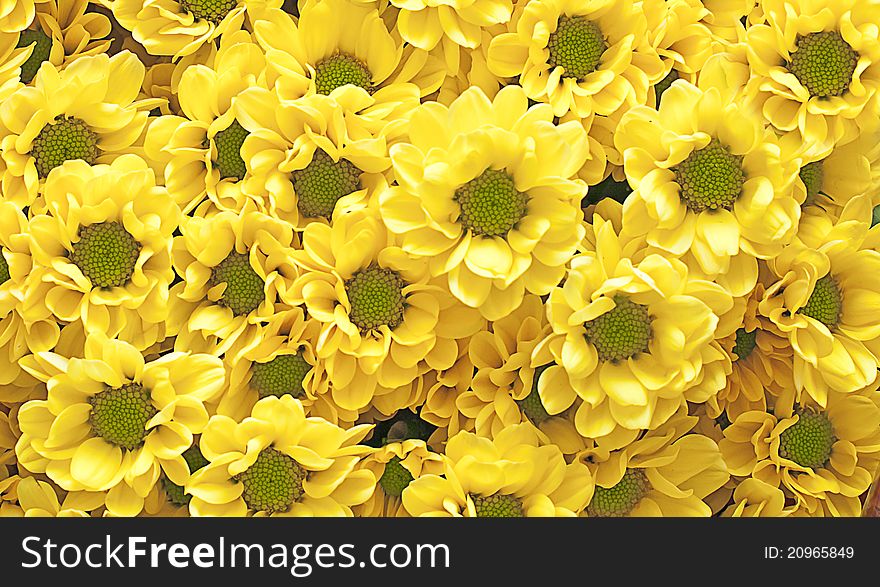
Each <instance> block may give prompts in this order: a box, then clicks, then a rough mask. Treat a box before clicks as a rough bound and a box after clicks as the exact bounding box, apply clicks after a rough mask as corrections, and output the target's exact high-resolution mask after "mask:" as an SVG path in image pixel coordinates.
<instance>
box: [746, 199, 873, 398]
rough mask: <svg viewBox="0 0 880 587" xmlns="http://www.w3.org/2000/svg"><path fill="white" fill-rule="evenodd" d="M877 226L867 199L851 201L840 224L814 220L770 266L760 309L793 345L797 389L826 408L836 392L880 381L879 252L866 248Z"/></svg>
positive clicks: (804, 223)
mask: <svg viewBox="0 0 880 587" xmlns="http://www.w3.org/2000/svg"><path fill="white" fill-rule="evenodd" d="M870 219H871V205H870V200H869V199H868V198H867V197H857V198H853V199H852V200H850V201H849V203H848V204H847V205H846V206H845V207H844V208H843V211H842V213H841V216H840V218H839V219H834V218H830V217H827V216H819V215H813V216H808V217H806V218H804V219H803V221H802V222H801V227H800V230H799V231H798V235H797V238H796V239H795V241H794V242H793V243H792V244H791V245H789V246H788V247H786V248H785V249H784V250H783V251H782V253H781V254H779V255H778V256H777V257H775V258H774V259H771V260H768V261H767V266H768V268H769V269H770V270H771V272H772V285H769V286H768V287H767V290H766V292H765V294H764V296H763V299H762V300H761V302H760V304H759V310H760V312H761V314H763V315H764V316H767V317H768V318H769V319H770V320H771V321H772V322H773V323H774V324H775V325H776V327H777V328H778V329H779V330H780V331H781V332H782V333H783V335H784V336H786V337H787V338H788V339H789V341H790V342H791V346H792V348H793V349H794V385H795V389H796V390H797V391H798V393H799V394H800V392H802V391H805V392H806V393H807V394H808V395H810V396H812V398H813V399H814V400H815V401H816V402H817V403H818V404H819V405H820V406H825V401H826V400H825V398H826V396H827V394H828V391H829V389H830V390H834V391H839V392H851V391H856V390H857V389H859V388H862V387H864V386H866V385H868V384H869V383H870V382H871V381H873V380H874V378H875V377H876V375H877V368H878V357H880V324H878V322H877V315H876V308H878V307H880V277H878V274H877V270H880V252H878V251H876V250H873V249H871V248H870V243H869V242H868V241H867V239H868V235H869V232H868V229H869V227H870ZM798 399H799V400H800V398H798Z"/></svg>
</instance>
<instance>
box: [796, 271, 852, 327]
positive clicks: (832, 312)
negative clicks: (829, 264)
mask: <svg viewBox="0 0 880 587" xmlns="http://www.w3.org/2000/svg"><path fill="white" fill-rule="evenodd" d="M841 301H842V300H841V295H840V287H839V286H838V285H837V281H836V280H835V279H834V278H833V277H831V274H830V273H829V274H828V275H826V276H825V277H823V278H821V279H819V280H817V281H816V286H815V287H814V288H813V293H812V294H810V299H808V300H807V303H806V304H804V307H803V308H801V309H800V310H798V312H800V313H801V314H803V315H804V316H809V317H810V318H814V319H816V320H818V321H819V322H821V323H822V324H824V325H825V326H827V327H828V328H829V329H831V328H834V327H835V326H837V324H838V323H839V322H840V310H841Z"/></svg>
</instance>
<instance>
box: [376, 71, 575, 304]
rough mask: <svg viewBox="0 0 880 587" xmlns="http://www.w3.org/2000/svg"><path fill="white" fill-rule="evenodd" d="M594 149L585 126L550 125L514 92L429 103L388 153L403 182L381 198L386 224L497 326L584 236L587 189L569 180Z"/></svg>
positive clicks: (474, 91)
mask: <svg viewBox="0 0 880 587" xmlns="http://www.w3.org/2000/svg"><path fill="white" fill-rule="evenodd" d="M587 149H588V143H587V140H586V136H585V132H584V129H583V127H582V126H581V125H580V124H579V123H578V122H575V121H571V122H566V123H563V124H560V125H554V124H553V113H552V112H551V109H550V107H549V106H548V105H546V104H538V105H535V106H532V107H531V108H529V106H528V100H527V98H526V95H525V93H524V91H523V89H522V88H521V87H519V86H507V87H505V88H503V89H502V90H501V91H500V92H498V94H497V95H496V96H495V99H494V100H493V101H489V99H488V98H487V97H486V96H485V94H483V93H482V91H480V90H479V89H478V88H471V89H469V90H467V91H466V92H465V93H464V94H462V95H461V96H460V97H459V98H458V99H457V100H455V102H453V103H452V105H451V106H449V107H446V106H442V105H440V104H437V103H426V104H423V105H422V106H421V107H419V108H418V110H416V111H415V112H414V113H413V116H412V119H411V122H410V129H409V142H407V143H398V144H395V145H394V146H392V147H391V160H392V163H393V169H394V176H395V178H396V179H397V183H398V185H396V186H393V187H391V188H389V189H388V190H386V191H385V192H384V193H383V194H382V195H381V196H380V205H379V208H380V211H381V214H382V220H383V221H384V222H385V224H386V225H387V226H388V228H389V230H391V231H392V232H394V233H397V234H400V235H401V247H402V248H403V250H404V251H406V252H408V253H410V254H412V255H416V256H418V257H421V258H427V260H428V263H429V266H430V270H431V273H432V275H435V276H444V279H445V280H447V281H448V283H449V289H450V290H451V291H452V293H453V294H454V295H455V296H456V297H457V298H458V299H459V300H461V301H462V302H464V303H465V304H467V305H469V306H471V307H473V308H479V310H480V312H481V313H482V314H483V316H485V317H486V318H487V319H489V320H494V319H498V318H501V317H502V316H505V315H507V314H509V313H510V312H511V311H513V310H514V309H515V308H516V307H517V306H519V304H520V303H521V301H522V298H523V295H524V293H525V291H529V292H530V293H533V294H537V295H545V294H547V293H549V291H550V290H551V289H552V288H553V287H554V286H555V285H556V284H558V283H559V281H560V280H561V279H562V277H563V275H564V273H565V264H566V263H567V262H568V260H569V259H570V258H571V256H572V255H573V254H574V252H575V250H576V247H577V243H578V242H579V241H580V240H581V238H582V237H583V234H584V227H583V225H582V220H583V213H582V211H581V208H580V202H581V199H582V198H583V196H584V194H585V193H586V184H585V183H584V182H583V181H582V180H579V179H572V178H573V177H574V175H575V174H576V173H577V171H578V170H579V169H580V168H581V167H582V166H583V165H584V162H585V161H586V157H587Z"/></svg>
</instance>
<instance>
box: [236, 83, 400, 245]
mask: <svg viewBox="0 0 880 587" xmlns="http://www.w3.org/2000/svg"><path fill="white" fill-rule="evenodd" d="M372 105H373V101H372V99H371V98H370V97H369V96H368V95H367V94H365V93H364V92H360V91H354V88H352V87H351V86H348V87H347V88H346V89H345V90H339V92H337V93H336V94H335V95H334V97H332V98H331V97H328V96H323V95H319V94H316V95H310V96H306V97H303V98H300V99H298V100H294V101H282V100H280V99H279V98H278V96H277V94H276V93H275V92H273V91H269V90H266V89H261V88H251V89H249V90H247V91H245V92H244V93H242V94H241V95H240V96H239V97H238V98H237V101H236V106H237V108H238V112H239V116H240V118H241V119H242V124H243V125H244V126H245V128H246V132H247V131H248V130H249V131H250V134H249V135H248V136H247V138H246V139H245V140H244V143H243V145H242V148H241V153H242V156H243V158H244V160H245V161H246V164H247V166H248V168H249V169H250V170H251V172H252V177H249V178H248V179H246V180H245V182H244V190H245V192H246V193H247V194H248V197H250V198H252V199H254V200H255V201H256V202H257V203H258V205H259V206H260V207H261V208H262V209H263V210H264V211H265V212H266V213H267V214H272V215H274V216H277V217H278V218H281V219H282V220H285V221H287V222H289V223H290V224H292V225H293V226H294V227H295V228H296V229H297V230H302V229H304V228H305V227H306V226H307V225H308V224H309V223H311V222H323V223H328V222H330V221H331V220H332V218H333V216H334V214H335V213H336V212H338V210H341V209H344V208H350V207H352V206H354V207H364V206H366V205H367V204H368V203H369V202H371V201H377V200H378V193H379V192H380V191H381V190H383V189H384V188H385V186H386V185H387V181H386V179H385V177H384V175H383V174H384V173H386V172H387V171H388V169H390V167H391V159H390V157H389V155H388V145H387V139H388V137H387V134H386V133H387V132H391V133H392V136H393V135H394V134H398V133H399V130H395V129H400V128H401V124H397V123H394V124H389V121H388V120H385V119H384V118H382V117H381V116H379V117H378V118H376V117H373V116H372V115H370V114H368V113H367V112H368V111H369V110H370V109H371V108H372ZM364 109H366V111H365V110H364Z"/></svg>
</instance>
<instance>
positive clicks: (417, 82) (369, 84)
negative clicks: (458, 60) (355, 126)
mask: <svg viewBox="0 0 880 587" xmlns="http://www.w3.org/2000/svg"><path fill="white" fill-rule="evenodd" d="M477 1H478V2H479V1H485V0H477ZM254 36H255V37H256V39H257V42H259V44H260V46H261V47H262V48H263V50H264V51H265V52H266V59H267V61H268V62H269V74H268V75H269V81H270V83H273V84H274V85H275V88H276V89H277V90H278V93H279V95H280V96H281V98H282V99H284V100H295V99H297V98H300V97H302V96H305V95H308V94H323V95H329V96H336V95H337V90H338V89H339V88H341V87H345V86H353V87H354V88H360V90H358V92H360V91H361V90H362V91H363V92H365V93H366V94H367V95H369V96H372V98H373V100H375V103H376V104H377V108H381V109H384V110H386V111H389V110H391V111H396V112H397V116H398V117H400V116H403V115H405V114H406V113H407V111H408V110H409V109H411V108H413V107H414V106H416V105H417V104H418V100H419V97H420V96H424V95H427V94H430V93H431V92H433V91H435V90H436V89H437V88H438V87H440V83H441V82H442V81H443V78H444V77H445V75H446V69H445V68H444V67H443V63H442V62H441V61H440V60H439V59H437V58H436V57H433V56H431V55H429V54H428V53H427V52H425V51H423V50H421V49H417V48H414V47H412V46H405V44H404V42H403V40H402V39H401V38H400V35H399V33H398V32H397V30H395V29H394V26H393V22H391V23H386V22H385V21H384V20H383V18H382V17H381V16H380V15H379V12H378V11H377V9H376V4H375V3H373V2H370V3H354V2H349V1H348V0H322V1H320V2H308V3H306V6H304V7H303V9H302V12H301V14H300V17H299V20H297V21H295V20H294V19H293V18H291V17H290V16H289V15H288V14H285V13H284V12H282V11H281V10H267V11H266V12H264V13H263V15H262V16H261V17H260V18H259V19H258V20H257V21H256V22H255V23H254Z"/></svg>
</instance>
